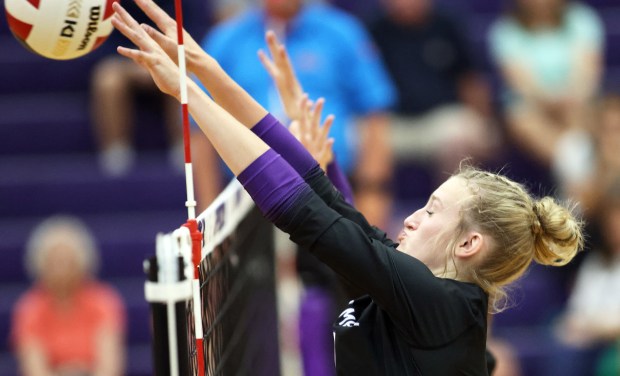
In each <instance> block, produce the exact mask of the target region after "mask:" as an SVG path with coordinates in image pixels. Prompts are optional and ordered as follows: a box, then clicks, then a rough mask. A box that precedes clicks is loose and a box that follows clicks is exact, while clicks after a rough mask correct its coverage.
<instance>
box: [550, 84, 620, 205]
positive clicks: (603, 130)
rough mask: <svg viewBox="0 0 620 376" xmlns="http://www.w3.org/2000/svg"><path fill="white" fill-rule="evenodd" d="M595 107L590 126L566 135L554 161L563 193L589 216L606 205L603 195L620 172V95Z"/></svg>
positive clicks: (608, 96) (611, 95)
mask: <svg viewBox="0 0 620 376" xmlns="http://www.w3.org/2000/svg"><path fill="white" fill-rule="evenodd" d="M595 108H596V112H595V114H594V116H593V117H592V118H593V119H594V120H593V122H592V124H591V127H589V128H588V129H584V130H580V131H572V132H571V133H569V134H567V136H565V137H563V138H562V141H561V142H560V143H559V145H558V156H560V157H559V158H557V159H556V160H555V161H554V170H555V172H556V175H557V178H558V182H559V186H560V188H561V189H562V193H563V194H564V195H565V196H566V197H569V198H571V199H574V200H576V201H578V202H579V203H580V206H581V207H582V209H583V211H584V213H585V214H586V215H587V216H589V214H590V213H595V212H596V211H597V210H599V208H600V207H601V206H604V205H607V203H606V202H605V200H604V199H603V198H604V197H603V194H604V193H605V191H607V190H608V189H609V186H610V184H611V183H612V181H613V178H614V177H616V176H618V175H619V174H620V153H619V152H618V151H619V150H620V95H618V94H608V95H606V96H605V97H604V98H602V99H601V101H600V102H599V103H598V106H597V107H595Z"/></svg>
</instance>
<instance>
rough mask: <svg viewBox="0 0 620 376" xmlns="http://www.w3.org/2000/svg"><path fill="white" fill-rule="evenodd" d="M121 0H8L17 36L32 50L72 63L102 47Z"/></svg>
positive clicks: (11, 24) (7, 6) (5, 1)
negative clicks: (69, 60)
mask: <svg viewBox="0 0 620 376" xmlns="http://www.w3.org/2000/svg"><path fill="white" fill-rule="evenodd" d="M117 1H119V0H4V6H5V10H6V17H7V21H8V24H9V27H10V29H11V32H12V33H13V35H14V36H15V37H16V38H17V39H18V40H19V41H20V42H22V43H23V44H24V45H25V46H26V47H28V49H30V50H31V51H33V52H35V53H37V54H39V55H42V56H45V57H47V58H50V59H56V60H68V59H75V58H77V57H80V56H83V55H86V54H87V53H89V52H91V51H92V50H94V49H95V48H97V47H99V46H100V45H101V44H102V43H103V42H104V41H105V40H106V39H107V37H108V36H109V35H110V33H111V32H112V30H113V26H112V22H111V20H110V17H111V16H112V14H113V13H114V11H113V10H112V3H114V2H117Z"/></svg>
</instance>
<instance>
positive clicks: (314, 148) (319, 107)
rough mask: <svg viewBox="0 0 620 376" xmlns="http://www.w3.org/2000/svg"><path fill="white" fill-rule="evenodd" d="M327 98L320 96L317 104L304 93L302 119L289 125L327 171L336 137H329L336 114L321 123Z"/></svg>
mask: <svg viewBox="0 0 620 376" xmlns="http://www.w3.org/2000/svg"><path fill="white" fill-rule="evenodd" d="M324 104H325V100H324V99H323V98H320V99H319V100H318V101H317V102H316V104H313V103H312V102H311V101H309V100H308V97H307V96H305V95H303V96H302V100H301V102H300V104H299V105H298V106H299V109H300V113H301V115H300V119H299V120H294V121H293V122H292V123H291V126H290V127H289V130H290V132H291V133H292V134H293V135H294V136H295V138H297V139H298V140H299V141H300V142H301V143H302V144H303V145H304V147H305V148H306V149H307V150H308V152H309V153H310V154H311V155H312V156H313V157H314V159H315V160H316V161H317V162H319V165H320V166H321V168H322V169H323V170H324V171H326V170H327V165H329V164H330V163H331V162H332V160H333V159H334V153H333V145H334V139H332V138H329V130H330V128H331V126H332V123H333V122H334V115H329V116H328V117H327V118H326V119H325V122H323V124H322V125H321V114H322V112H323V106H324Z"/></svg>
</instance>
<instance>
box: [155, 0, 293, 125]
mask: <svg viewBox="0 0 620 376" xmlns="http://www.w3.org/2000/svg"><path fill="white" fill-rule="evenodd" d="M143 1H144V0H143ZM265 40H266V41H267V47H268V48H269V54H270V55H271V58H269V56H267V54H266V53H265V52H264V51H263V50H259V51H258V57H259V59H260V61H261V63H263V66H264V67H265V69H266V70H267V73H269V75H270V76H271V78H272V79H273V81H274V83H275V84H276V88H277V89H278V93H279V94H280V100H281V101H282V105H283V106H284V111H285V112H286V116H288V117H289V119H291V120H301V116H302V111H301V109H300V107H299V103H300V102H301V100H302V97H303V94H304V93H303V89H302V87H301V84H300V83H299V80H298V79H297V76H296V75H295V70H294V69H293V65H292V64H291V60H290V58H289V56H288V53H287V52H286V48H285V47H284V45H283V44H282V43H280V41H279V40H278V38H277V37H276V34H275V33H274V32H273V31H271V30H269V31H267V33H266V34H265Z"/></svg>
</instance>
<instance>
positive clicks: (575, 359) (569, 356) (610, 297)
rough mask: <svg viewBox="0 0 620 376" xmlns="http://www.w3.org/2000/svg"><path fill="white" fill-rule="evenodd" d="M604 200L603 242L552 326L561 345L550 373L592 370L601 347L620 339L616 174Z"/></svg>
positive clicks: (601, 217) (619, 222)
mask: <svg viewBox="0 0 620 376" xmlns="http://www.w3.org/2000/svg"><path fill="white" fill-rule="evenodd" d="M603 201H604V202H605V205H604V207H602V208H601V211H600V212H599V225H600V227H601V234H602V239H603V243H602V244H601V246H600V247H596V248H595V250H594V251H593V252H591V253H590V254H588V255H587V256H586V258H585V260H584V261H583V264H581V266H580V269H579V272H578V274H577V279H576V282H575V286H574V288H573V291H572V293H571V296H570V299H569V302H568V307H567V310H566V313H565V314H564V315H563V317H562V319H561V320H560V322H559V324H558V325H557V327H556V331H555V334H556V337H557V341H558V343H559V348H558V349H557V356H555V357H554V358H553V359H551V364H550V366H549V367H550V369H549V371H548V373H547V374H548V375H567V376H570V375H593V374H594V371H595V369H596V362H597V361H598V360H599V358H600V356H601V355H602V354H603V351H604V350H605V348H606V347H609V346H610V345H613V343H614V342H615V341H617V340H618V339H620V175H619V176H616V178H615V180H614V182H613V183H612V184H611V185H610V186H609V189H608V190H607V191H606V192H605V194H604V196H603Z"/></svg>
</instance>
